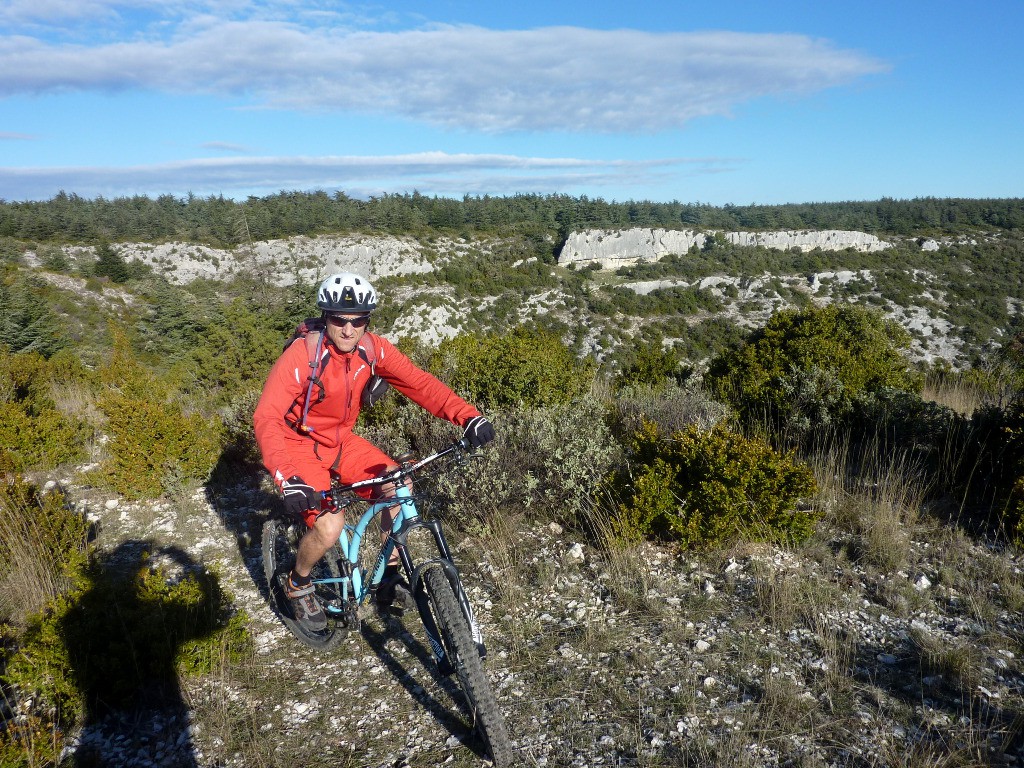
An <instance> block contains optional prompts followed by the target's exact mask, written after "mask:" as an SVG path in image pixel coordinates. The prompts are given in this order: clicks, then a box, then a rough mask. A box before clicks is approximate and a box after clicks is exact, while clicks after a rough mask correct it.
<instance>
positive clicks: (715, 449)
mask: <svg viewBox="0 0 1024 768" xmlns="http://www.w3.org/2000/svg"><path fill="white" fill-rule="evenodd" d="M630 453H631V457H630V459H631V460H630V463H629V465H630V467H631V473H629V474H626V473H620V474H619V476H618V477H617V479H616V480H617V482H616V485H617V487H618V490H619V493H620V494H621V495H622V503H621V504H620V505H619V510H618V512H619V514H618V518H617V520H616V527H617V530H618V532H619V534H620V535H621V536H623V537H624V538H626V539H633V540H640V539H643V538H647V537H649V536H665V537H668V538H670V539H673V540H675V541H678V542H679V543H680V544H681V545H683V546H685V547H697V546H707V545H715V544H721V543H725V542H728V541H730V540H733V539H736V538H738V537H744V538H748V539H755V540H786V541H799V540H802V539H804V538H806V537H807V536H808V535H809V534H810V533H811V531H812V530H813V528H814V524H815V522H816V520H817V519H818V514H817V513H816V512H814V511H813V510H800V509H796V504H797V501H798V500H799V499H801V498H804V497H807V496H810V495H811V494H813V493H814V491H815V487H816V486H815V481H814V475H813V474H812V472H811V470H810V469H809V468H808V467H807V466H806V465H804V464H801V463H799V462H798V461H796V460H795V459H794V457H793V455H792V454H780V453H778V452H777V451H775V450H774V449H773V448H772V447H771V446H770V445H769V444H768V443H767V442H765V441H763V440H758V439H750V438H746V437H744V436H742V435H739V434H737V433H735V432H732V431H730V430H728V429H726V428H725V427H722V426H717V427H715V428H713V429H711V430H710V431H705V430H702V429H700V428H699V427H697V426H688V427H685V428H684V429H682V430H680V431H678V432H675V433H673V434H671V435H667V436H666V435H665V434H663V433H662V432H661V430H659V429H658V427H657V426H656V425H655V424H654V423H653V422H649V421H647V422H644V424H643V425H642V426H641V428H640V429H639V430H638V431H637V433H636V434H635V435H634V437H633V440H632V444H631V446H630Z"/></svg>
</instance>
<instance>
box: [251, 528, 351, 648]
mask: <svg viewBox="0 0 1024 768" xmlns="http://www.w3.org/2000/svg"><path fill="white" fill-rule="evenodd" d="M306 530H307V529H306V528H305V526H302V525H299V524H297V523H290V522H288V521H285V520H280V519H278V518H271V519H269V520H267V522H266V523H264V524H263V573H264V575H265V576H266V577H267V588H268V589H269V592H270V601H271V604H272V606H273V607H274V608H275V609H276V611H277V615H278V616H279V617H280V619H281V622H282V623H283V624H284V625H285V627H287V628H288V630H289V631H290V632H291V633H292V634H293V635H295V637H297V638H298V639H299V640H300V641H301V642H302V643H304V644H305V645H308V646H309V647H310V648H317V649H321V650H325V649H330V648H334V647H335V646H336V645H338V643H340V642H341V640H342V639H343V638H344V636H345V627H344V626H343V625H342V624H341V622H340V621H339V620H338V619H336V618H334V617H333V616H331V614H329V613H328V614H327V628H326V629H323V630H321V631H319V632H317V631H313V630H311V629H308V628H306V627H304V626H303V625H302V624H300V623H299V622H298V621H296V620H295V619H294V618H293V615H292V609H291V604H290V601H289V600H288V597H287V596H286V595H285V593H284V585H283V582H284V579H285V578H287V577H288V570H289V569H290V568H291V566H292V563H294V562H295V553H296V551H297V550H298V546H299V540H300V539H301V538H302V536H303V534H304V533H305V532H306ZM340 556H341V554H340V550H339V549H338V547H336V546H335V547H332V548H331V549H330V550H328V552H327V554H326V555H325V556H324V557H323V558H322V559H321V560H320V561H319V562H318V563H317V564H316V565H315V566H314V567H313V572H312V574H311V575H312V577H313V578H314V579H316V578H325V577H329V576H330V577H335V578H337V577H338V576H339V575H340V574H341V567H340V565H339V558H340ZM322 592H323V590H321V589H319V588H318V589H317V594H318V595H321V597H322V596H323V595H322Z"/></svg>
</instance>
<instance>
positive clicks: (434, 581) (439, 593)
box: [423, 568, 512, 768]
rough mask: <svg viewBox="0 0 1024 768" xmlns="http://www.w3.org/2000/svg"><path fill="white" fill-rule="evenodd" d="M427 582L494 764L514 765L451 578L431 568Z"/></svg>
mask: <svg viewBox="0 0 1024 768" xmlns="http://www.w3.org/2000/svg"><path fill="white" fill-rule="evenodd" d="M423 581H424V583H425V585H426V590H427V598H428V600H429V603H430V610H431V613H432V614H433V616H434V622H435V623H436V624H437V628H438V631H439V633H440V635H441V637H440V641H441V644H442V645H443V646H444V652H445V655H446V656H447V657H448V659H449V661H450V662H451V664H452V666H453V667H454V669H455V674H456V676H457V677H458V680H459V686H460V687H461V688H462V693H463V695H464V696H465V698H466V701H465V704H466V706H467V709H468V712H469V714H470V717H471V718H472V722H473V726H474V728H475V729H476V731H477V733H478V734H480V737H481V738H482V739H483V740H484V742H485V744H486V745H487V750H488V752H490V754H491V758H492V759H493V761H494V765H495V766H496V767H497V768H503V766H507V765H511V764H512V743H511V741H510V740H509V737H508V729H507V728H506V726H505V718H504V717H503V716H502V714H501V710H499V709H498V703H497V701H496V700H495V698H494V693H493V692H492V691H491V685H490V683H489V682H488V681H487V675H486V673H485V672H484V668H483V662H482V661H481V659H480V652H479V649H478V648H477V644H476V642H474V640H473V635H472V633H471V632H470V629H469V623H468V622H467V621H466V617H465V615H464V614H463V613H462V609H460V608H459V604H458V601H457V600H456V598H455V592H454V591H453V590H452V586H451V584H450V583H449V581H448V576H447V575H446V574H445V572H444V571H443V570H442V569H441V568H430V569H428V570H427V571H426V573H424V574H423Z"/></svg>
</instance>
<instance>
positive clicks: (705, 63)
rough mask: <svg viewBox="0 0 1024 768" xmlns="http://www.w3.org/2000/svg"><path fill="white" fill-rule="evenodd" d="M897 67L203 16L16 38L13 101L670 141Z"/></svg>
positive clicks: (784, 49)
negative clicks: (135, 29) (217, 99)
mask: <svg viewBox="0 0 1024 768" xmlns="http://www.w3.org/2000/svg"><path fill="white" fill-rule="evenodd" d="M886 68H887V67H886V65H885V64H884V63H883V62H881V61H879V60H877V59H874V58H871V57H868V56H865V55H863V54H860V53H858V52H855V51H848V50H841V49H838V48H836V47H835V46H833V45H832V44H830V43H829V42H827V41H822V40H816V39H812V38H809V37H806V36H803V35H795V34H746V33H736V32H689V33H687V32H667V33H655V32H643V31H636V30H616V31H603V30H592V29H581V28H577V27H558V28H555V27H549V28H542V29H533V30H518V31H498V30H490V29H483V28H480V27H470V26H437V27H432V28H427V29H419V30H412V31H401V32H392V33H381V32H365V31H356V32H353V31H351V30H350V29H346V28H341V27H334V28H331V27H324V26H319V27H312V28H305V27H303V26H301V25H299V24H294V23H286V22H282V21H274V20H243V21H225V20H223V19H218V18H215V17H213V16H199V17H193V18H192V19H191V20H190V21H189V23H188V26H187V28H186V27H178V28H177V31H176V33H175V34H173V35H171V36H170V37H167V38H165V39H160V40H154V39H139V38H137V37H134V38H132V39H130V40H127V41H125V42H115V43H99V44H88V45H86V44H66V43H54V42H49V41H45V40H43V39H41V38H38V37H32V36H28V35H20V36H18V35H8V36H4V37H0V96H3V95H6V96H10V95H15V94H43V93H49V92H58V91H64V90H83V91H90V90H101V91H117V90H123V89H139V90H157V91H166V92H184V93H210V94H216V95H231V96H235V97H237V96H239V95H244V96H248V97H249V98H251V99H253V100H254V101H255V102H257V103H260V104H262V105H265V106H268V107H272V108H280V109H300V110H310V111H322V110H328V111H355V112H362V113H380V114H390V115H399V116H403V117H407V118H412V119H415V120H421V121H425V122H428V123H432V124H434V125H439V126H443V127H445V128H452V129H470V130H482V131H487V132H494V133H500V132H509V131H550V130H554V131H570V132H573V131H580V132H607V133H621V132H627V133H628V132H648V131H657V130H662V129H670V128H675V127H678V126H680V125H682V124H684V123H686V122H687V121H689V120H691V119H693V118H696V117H700V116H704V115H722V114H729V113H730V112H731V111H732V110H733V109H734V108H735V107H737V106H738V105H740V104H742V103H744V102H747V101H750V100H752V99H756V98H760V97H765V96H788V95H794V94H795V95H802V94H807V93H812V92H815V91H818V90H821V89H824V88H829V87H832V86H837V85H842V84H845V83H849V82H852V81H854V80H857V79H859V78H862V77H864V76H866V75H869V74H873V73H878V72H882V71H885V70H886Z"/></svg>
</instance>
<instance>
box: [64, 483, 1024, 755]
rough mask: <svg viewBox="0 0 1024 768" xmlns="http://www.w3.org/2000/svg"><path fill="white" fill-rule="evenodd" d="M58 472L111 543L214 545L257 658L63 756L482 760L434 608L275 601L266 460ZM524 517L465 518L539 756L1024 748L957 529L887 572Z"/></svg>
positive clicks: (100, 725)
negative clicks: (350, 629) (138, 474)
mask: <svg viewBox="0 0 1024 768" xmlns="http://www.w3.org/2000/svg"><path fill="white" fill-rule="evenodd" d="M61 482H62V484H63V485H64V486H65V488H66V489H67V491H68V493H69V496H70V499H71V501H72V502H73V503H75V504H76V505H77V506H78V507H79V508H80V509H81V510H82V511H83V512H85V513H86V514H87V515H88V516H89V518H90V519H91V520H93V521H94V522H95V523H96V524H97V527H98V532H99V535H98V540H97V543H98V545H99V546H100V547H101V550H102V551H103V552H108V553H109V552H114V551H118V552H125V553H129V554H130V553H132V552H133V551H135V552H137V550H138V548H139V547H142V546H145V547H146V548H147V549H149V550H150V551H152V552H154V553H156V554H155V555H154V561H158V560H159V552H160V551H161V548H175V549H177V550H179V551H181V552H185V553H187V556H188V559H189V560H190V561H191V562H192V563H194V564H195V565H196V566H197V567H207V568H213V569H215V570H216V572H217V573H218V574H219V575H220V578H221V580H222V583H223V585H224V587H225V588H226V589H227V590H229V591H230V593H231V595H232V596H233V598H234V602H235V605H236V606H237V608H238V609H240V610H244V611H245V613H246V615H247V616H248V617H249V621H250V632H251V635H252V637H253V638H254V652H253V654H252V657H251V659H249V660H248V661H246V662H245V663H244V664H242V665H230V664H225V665H224V667H223V669H222V670H220V671H219V673H217V674H214V675H211V676H208V677H206V678H202V679H199V680H194V679H193V680H186V681H185V682H184V684H183V691H182V693H181V702H180V704H179V705H178V706H177V707H174V706H170V707H164V708H163V709H149V710H143V711H139V712H134V713H130V714H120V715H117V716H109V717H107V718H105V719H103V720H102V721H100V722H94V723H91V724H90V725H89V726H88V727H87V728H86V729H85V730H84V731H83V732H82V733H81V734H80V735H79V736H78V737H77V739H76V741H75V742H74V744H73V745H72V746H71V747H70V748H69V750H68V756H69V757H70V755H71V753H75V752H77V753H78V754H79V756H82V755H91V756H93V757H92V758H90V759H94V760H95V763H90V762H86V761H84V760H80V761H79V763H78V764H79V765H83V764H96V765H124V766H179V765H184V766H204V767H206V766H210V767H212V766H225V767H226V766H252V765H257V766H434V765H454V766H471V765H486V764H487V760H486V758H485V756H484V755H482V754H481V747H480V745H479V744H478V743H477V742H476V740H475V739H474V738H473V737H472V736H471V735H470V733H469V730H468V728H467V726H466V723H465V721H464V720H463V719H461V718H460V716H459V714H458V709H457V707H456V705H455V703H454V701H453V698H452V690H451V688H450V687H449V683H448V681H447V680H445V679H440V678H438V677H437V676H436V675H434V674H433V673H432V672H431V671H430V670H429V665H428V664H425V662H426V660H427V659H428V655H429V654H428V653H427V651H426V649H425V647H424V643H423V640H422V636H421V634H420V632H419V629H418V627H417V622H415V621H413V620H409V621H408V622H405V623H403V621H402V620H401V619H399V618H395V617H387V618H383V617H380V616H377V615H371V616H369V617H368V618H367V620H366V621H365V622H364V626H363V628H362V631H361V632H360V633H354V634H352V635H351V636H349V637H348V638H346V639H345V640H344V641H343V642H342V644H341V645H340V646H339V647H338V648H336V649H334V650H332V651H329V652H323V653H318V652H315V651H312V650H310V649H307V648H305V647H304V646H302V645H300V644H299V643H298V642H297V641H295V640H294V638H292V637H291V635H289V634H288V632H287V631H286V630H285V629H284V627H283V626H282V625H281V624H280V623H279V622H278V621H277V619H276V617H275V615H274V614H273V612H272V611H271V609H270V608H269V607H268V605H267V601H266V598H265V595H264V587H263V584H262V578H261V576H260V575H259V574H260V572H261V567H262V566H261V563H260V555H259V530H260V526H261V524H262V519H263V516H264V515H265V513H266V509H267V505H268V503H272V502H271V497H269V496H268V495H267V493H266V490H265V489H264V488H261V487H260V486H259V484H258V482H257V481H256V479H254V478H253V479H250V478H240V479H239V481H238V483H237V484H236V485H234V486H232V487H230V488H225V489H221V490H220V491H218V492H216V493H214V492H213V491H209V490H206V489H200V490H199V491H197V492H196V493H195V494H194V495H192V496H191V497H188V498H184V499H178V500H177V501H175V502H173V503H172V502H169V501H162V502H155V503H154V502H145V503H138V502H131V503H129V502H126V501H124V500H120V499H116V498H112V497H110V496H108V495H103V494H98V493H97V492H96V491H95V490H91V489H85V488H80V487H76V486H75V485H74V483H73V481H72V480H71V479H64V480H62V481H61ZM509 525H510V526H511V528H512V530H511V535H504V536H500V537H495V536H494V535H485V534H483V533H480V534H474V533H458V532H454V531H450V533H451V538H452V539H453V540H454V541H455V542H456V543H455V548H456V557H457V559H458V561H459V563H460V567H461V568H462V570H463V575H464V579H465V581H466V583H467V585H468V588H469V593H470V598H471V600H472V601H473V603H474V605H475V606H476V609H477V612H478V617H479V619H480V620H481V623H482V626H483V630H484V634H485V638H486V639H487V643H488V648H489V656H488V659H487V663H486V668H487V670H488V672H489V675H490V679H491V682H492V685H493V688H494V690H495V693H496V696H497V698H498V701H499V703H500V706H501V707H502V708H503V711H504V712H505V714H506V718H507V720H508V724H509V730H510V733H511V735H512V738H513V741H514V744H515V748H516V750H517V757H518V760H519V761H520V763H521V764H523V765H532V766H601V765H607V766H619V765H638V766H661V765H683V764H687V765H708V766H710V765H721V764H734V765H751V766H754V765H758V766H761V765H764V766H782V765H797V764H799V765H815V766H826V765H828V766H832V765H836V766H846V765H849V766H866V765H910V764H915V765H916V764H928V765H961V764H964V765H967V764H970V765H975V764H990V763H991V764H998V765H1016V764H1021V763H1024V752H1022V741H1021V734H1020V728H1019V727H1018V724H1019V723H1020V722H1021V718H1022V716H1024V699H1022V691H1024V671H1022V666H1021V657H1022V654H1024V648H1022V646H1021V641H1022V637H1024V631H1022V625H1021V616H1020V614H1019V612H1014V611H1011V610H1007V609H1006V608H1005V606H1003V607H1000V606H1002V604H1001V603H992V606H995V607H993V608H992V609H991V610H985V611H975V612H974V613H973V614H972V611H971V605H969V603H970V602H971V601H972V600H973V601H975V602H976V601H977V600H978V599H979V598H978V595H973V596H972V595H970V594H964V593H962V592H961V593H958V592H957V590H956V589H954V588H953V587H949V586H944V584H943V582H944V579H945V581H946V582H948V581H949V576H948V575H944V574H943V568H944V567H946V563H945V562H944V559H945V558H946V557H947V555H948V553H945V554H944V553H943V552H941V551H938V550H937V549H936V548H935V547H934V546H932V545H930V544H928V543H922V542H916V543H914V544H913V546H914V547H915V552H916V553H915V558H916V560H915V562H916V563H917V566H916V567H915V569H914V570H913V571H899V572H896V573H891V574H879V573H873V572H871V571H869V570H866V569H864V568H863V567H861V566H859V565H856V564H854V563H851V562H850V561H849V560H842V559H841V558H832V559H830V557H831V555H830V554H829V553H828V546H823V547H822V548H821V551H818V550H807V551H804V552H802V553H799V554H794V553H791V552H787V551H784V550H779V549H774V548H771V547H766V546H758V547H746V548H743V549H738V550H735V551H731V552H725V553H722V552H719V553H711V554H706V555H703V556H700V557H698V556H695V555H690V554H686V553H683V554H680V553H674V552H671V551H669V550H662V549H658V548H653V547H648V548H643V549H638V550H636V551H633V552H629V551H623V552H619V553H617V554H615V553H611V554H609V553H600V552H598V551H597V550H595V549H594V548H593V547H592V546H590V545H589V544H588V543H587V542H585V541H583V540H582V539H581V538H580V536H579V534H576V533H572V532H570V531H566V530H564V529H562V528H561V527H560V526H558V525H557V524H554V523H538V522H527V521H526V520H525V519H524V520H516V521H511V522H510V523H509ZM448 528H449V530H450V529H451V526H449V527H448ZM825 540H826V541H827V540H828V537H825ZM126 543H127V544H131V546H125V545H126ZM832 544H833V545H835V546H834V547H833V548H834V549H838V548H839V539H838V538H837V539H835V540H833V542H832ZM964 546H967V547H968V550H967V554H966V555H965V556H966V557H972V558H975V559H977V560H978V561H979V562H982V561H984V560H985V558H992V557H995V556H996V555H994V554H993V553H992V552H991V550H990V549H988V548H986V547H984V546H983V545H981V544H968V545H964ZM998 557H999V558H1000V560H999V561H998V562H999V563H1000V564H1001V565H1000V566H999V568H1000V569H1001V571H1000V573H999V574H998V575H996V574H993V578H999V579H1000V581H1003V583H1004V586H1002V587H1000V585H999V584H997V583H995V582H994V581H993V583H992V584H991V585H990V586H989V589H994V590H995V591H998V590H999V589H1000V588H1002V589H1003V590H1004V591H1005V590H1006V589H1009V583H1008V582H1006V580H1014V584H1019V583H1020V582H1021V576H1020V574H1021V568H1020V564H1019V562H1018V561H1017V559H1016V558H1015V557H1014V556H1013V555H1009V554H999V555H998ZM992 562H995V561H992ZM947 651H948V652H949V653H948V654H947ZM954 652H955V653H954ZM956 653H959V654H960V656H956ZM944 654H946V655H945V656H944ZM957 659H961V661H960V662H958V661H957ZM908 755H909V756H912V755H917V756H919V757H920V758H921V760H926V758H927V760H926V761H925V762H913V760H910V759H909V758H908V757H907V756H908ZM950 756H952V757H950ZM956 756H959V757H962V758H963V759H964V762H957V759H959V758H957V759H954V758H956ZM947 758H948V759H947Z"/></svg>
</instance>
